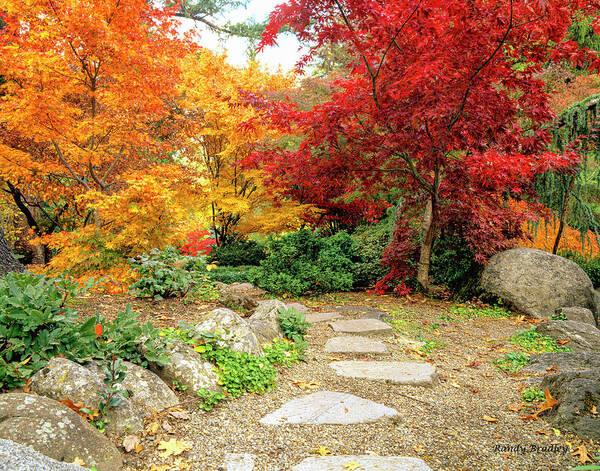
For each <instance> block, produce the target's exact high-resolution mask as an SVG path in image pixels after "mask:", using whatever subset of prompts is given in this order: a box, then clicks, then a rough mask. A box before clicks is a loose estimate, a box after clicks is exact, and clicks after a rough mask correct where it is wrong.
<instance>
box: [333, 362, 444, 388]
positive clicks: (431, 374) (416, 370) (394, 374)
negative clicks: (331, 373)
mask: <svg viewBox="0 0 600 471" xmlns="http://www.w3.org/2000/svg"><path fill="white" fill-rule="evenodd" d="M329 366H331V368H333V369H334V370H335V372H336V373H337V374H338V375H340V376H345V377H347V378H364V379H374V380H381V381H390V382H392V383H397V384H407V385H410V386H433V385H435V384H437V382H438V381H439V379H438V375H437V372H436V369H435V366H433V365H431V364H430V363H426V362H413V361H407V362H402V361H358V360H353V361H334V362H333V363H329Z"/></svg>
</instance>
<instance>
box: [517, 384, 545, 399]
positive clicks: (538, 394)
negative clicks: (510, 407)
mask: <svg viewBox="0 0 600 471" xmlns="http://www.w3.org/2000/svg"><path fill="white" fill-rule="evenodd" d="M521 399H523V401H525V402H540V401H543V400H545V399H546V396H545V395H544V391H542V390H541V389H540V388H536V387H535V386H531V387H529V388H527V389H524V390H523V391H522V392H521Z"/></svg>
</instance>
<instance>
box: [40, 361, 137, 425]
mask: <svg viewBox="0 0 600 471" xmlns="http://www.w3.org/2000/svg"><path fill="white" fill-rule="evenodd" d="M103 377H104V375H103V374H102V373H100V374H99V373H98V371H97V370H95V369H94V371H92V370H90V369H88V368H85V367H84V366H82V365H79V364H78V363H75V362H73V361H71V360H67V359H66V358H58V357H56V358H53V359H52V360H50V361H49V362H48V364H47V365H46V366H45V367H44V368H42V369H41V370H39V371H38V372H37V373H36V374H34V375H33V376H32V377H31V385H30V388H31V391H33V392H35V393H37V394H40V395H42V396H46V397H49V398H51V399H56V400H57V401H59V400H62V399H70V400H72V401H73V402H74V403H75V404H78V403H83V406H84V407H87V408H91V409H98V408H99V405H100V402H101V401H102V400H103V399H102V396H101V395H100V393H103V392H105V391H106V385H105V384H104V382H103ZM147 415H148V414H147V412H146V411H145V410H144V409H143V408H142V407H139V406H136V405H135V404H133V403H132V402H131V401H129V400H128V399H125V400H123V402H122V403H121V404H120V405H119V406H118V407H111V408H110V409H109V410H108V413H107V417H106V418H107V425H106V429H107V430H108V431H110V432H115V433H118V432H131V433H137V432H140V431H142V430H143V429H144V417H146V416H147Z"/></svg>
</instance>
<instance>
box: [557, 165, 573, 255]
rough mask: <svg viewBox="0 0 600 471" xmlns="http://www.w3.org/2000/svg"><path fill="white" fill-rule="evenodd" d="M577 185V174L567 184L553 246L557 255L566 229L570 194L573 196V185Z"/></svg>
mask: <svg viewBox="0 0 600 471" xmlns="http://www.w3.org/2000/svg"><path fill="white" fill-rule="evenodd" d="M574 186H575V175H573V176H572V177H571V181H570V182H569V185H567V189H566V190H565V196H564V199H563V204H562V208H560V222H559V224H558V232H557V233H556V239H554V246H553V247H552V253H553V254H554V255H556V252H558V246H559V245H560V238H561V237H562V234H563V230H564V229H565V216H566V214H567V208H568V206H569V196H571V192H572V191H573V187H574Z"/></svg>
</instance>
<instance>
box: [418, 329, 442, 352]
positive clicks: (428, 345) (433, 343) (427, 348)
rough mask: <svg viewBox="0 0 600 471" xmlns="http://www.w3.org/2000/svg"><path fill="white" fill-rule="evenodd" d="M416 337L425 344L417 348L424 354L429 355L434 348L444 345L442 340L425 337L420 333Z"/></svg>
mask: <svg viewBox="0 0 600 471" xmlns="http://www.w3.org/2000/svg"><path fill="white" fill-rule="evenodd" d="M417 339H419V340H420V341H421V342H425V345H423V346H422V347H421V348H420V349H419V350H420V351H421V353H424V354H426V355H429V354H430V353H431V352H433V351H434V350H440V349H442V348H445V347H446V344H445V343H444V342H442V341H440V340H437V339H427V338H425V337H423V336H422V335H420V334H419V335H417Z"/></svg>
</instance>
